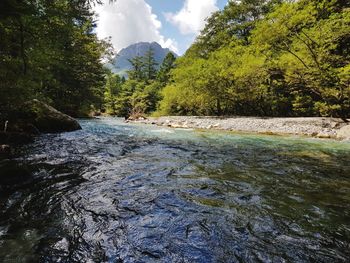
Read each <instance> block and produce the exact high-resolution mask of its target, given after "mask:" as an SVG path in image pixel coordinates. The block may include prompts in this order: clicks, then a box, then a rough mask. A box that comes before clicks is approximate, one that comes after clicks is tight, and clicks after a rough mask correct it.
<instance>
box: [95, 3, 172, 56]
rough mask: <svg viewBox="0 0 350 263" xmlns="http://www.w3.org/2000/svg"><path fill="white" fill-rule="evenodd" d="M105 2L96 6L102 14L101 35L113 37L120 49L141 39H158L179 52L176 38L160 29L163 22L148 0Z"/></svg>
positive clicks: (98, 33)
mask: <svg viewBox="0 0 350 263" xmlns="http://www.w3.org/2000/svg"><path fill="white" fill-rule="evenodd" d="M103 3H104V4H103V5H97V6H95V8H94V10H95V12H96V13H97V14H98V18H97V25H98V26H97V30H96V31H97V36H98V37H99V38H101V39H102V38H107V37H111V41H112V44H113V46H114V48H115V49H116V50H117V51H119V50H120V49H122V48H125V47H127V46H129V45H131V44H134V43H137V42H152V41H156V42H158V43H159V44H160V45H161V46H163V47H166V48H170V49H171V50H173V51H174V52H178V48H177V43H176V41H175V40H173V39H169V38H166V37H164V36H163V35H162V34H161V33H160V31H159V30H160V28H161V27H162V23H161V22H160V21H159V19H158V18H157V16H156V15H155V14H153V13H152V8H151V6H149V5H148V4H147V3H146V2H145V1H144V0H118V1H116V2H115V3H113V4H111V3H109V0H103Z"/></svg>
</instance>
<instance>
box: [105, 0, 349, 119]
mask: <svg viewBox="0 0 350 263" xmlns="http://www.w3.org/2000/svg"><path fill="white" fill-rule="evenodd" d="M349 7H350V2H348V1H344V0H332V1H329V0H323V1H310V0H301V1H278V0H277V1H266V0H243V1H240V2H236V1H229V3H228V5H227V6H226V7H225V8H224V10H222V11H218V12H216V13H214V14H213V15H212V16H211V17H209V18H208V20H207V25H206V27H205V28H204V30H203V31H202V32H201V34H200V35H199V36H198V38H197V39H196V41H195V43H194V44H193V45H192V46H191V47H190V48H189V50H188V51H187V52H186V54H185V55H184V56H183V57H181V58H179V59H177V60H176V67H175V68H174V69H172V70H171V73H170V76H171V77H170V80H169V81H168V80H167V81H166V85H165V88H162V85H157V84H156V83H153V82H152V83H151V84H149V83H148V85H145V83H147V82H148V81H149V77H147V76H149V73H148V72H147V70H148V66H147V64H146V66H145V68H144V70H145V71H144V74H141V75H144V77H146V79H145V78H144V77H140V76H139V73H137V72H138V68H141V69H142V68H143V67H142V66H141V67H140V63H141V60H140V59H139V58H137V59H135V60H134V61H132V62H131V63H133V66H134V68H135V71H134V72H131V75H130V81H128V82H127V84H125V85H124V88H123V89H122V91H119V89H118V88H117V86H118V85H119V84H116V88H115V90H116V91H115V92H116V93H118V92H119V93H118V94H119V95H117V96H116V98H117V99H116V100H114V102H113V103H115V104H116V106H113V107H117V108H118V109H117V110H114V108H113V107H112V108H113V110H112V112H115V113H117V115H118V114H119V115H120V114H122V115H123V114H124V113H125V111H123V110H120V108H123V109H125V106H126V103H127V104H128V105H129V111H131V112H132V111H133V109H134V110H135V109H136V111H137V112H140V111H144V112H145V113H149V112H151V111H153V110H154V109H155V106H156V105H157V111H156V112H155V114H156V115H255V116H336V117H349V116H350V9H349ZM148 65H149V63H148ZM115 78H116V79H115V80H113V81H114V82H115V83H121V82H120V80H119V78H118V77H115ZM147 78H148V79H147ZM108 90H110V87H109V88H108ZM157 90H158V91H160V92H157ZM132 91H135V92H132ZM120 92H121V93H120ZM111 93H113V92H110V91H109V92H107V94H108V98H110V94H111ZM123 94H125V96H124V95H123ZM126 97H127V98H128V99H125V98H126ZM157 101H160V103H158V104H156V102H157ZM108 103H109V105H111V104H110V103H111V100H110V99H108ZM108 108H111V106H109V107H108Z"/></svg>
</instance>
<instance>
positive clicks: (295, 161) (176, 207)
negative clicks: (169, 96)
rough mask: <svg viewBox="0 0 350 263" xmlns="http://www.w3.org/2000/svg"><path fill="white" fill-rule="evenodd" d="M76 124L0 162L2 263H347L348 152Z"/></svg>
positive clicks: (279, 141) (340, 145) (347, 148)
mask: <svg viewBox="0 0 350 263" xmlns="http://www.w3.org/2000/svg"><path fill="white" fill-rule="evenodd" d="M81 124H82V126H83V130H82V131H77V132H73V133H65V134H60V135H45V136H42V137H40V138H38V139H37V141H36V142H35V143H34V144H32V145H29V146H26V147H24V148H23V149H22V152H21V154H20V155H19V156H18V158H17V159H15V160H12V161H2V162H1V163H0V167H1V168H0V169H1V170H0V207H1V208H0V261H1V262H349V259H350V162H349V160H350V144H349V143H344V142H333V141H323V140H315V139H305V138H304V139H301V138H293V137H279V136H257V135H242V134H233V133H225V132H203V131H194V130H188V131H187V130H170V129H165V128H159V127H151V126H141V125H140V126H137V125H126V124H124V123H122V122H121V121H120V120H118V119H102V120H84V121H81Z"/></svg>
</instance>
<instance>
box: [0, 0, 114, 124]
mask: <svg viewBox="0 0 350 263" xmlns="http://www.w3.org/2000/svg"><path fill="white" fill-rule="evenodd" d="M93 4H96V3H94V1H89V0H69V1H67V0H56V1H47V0H37V1H29V0H28V1H26V0H25V1H22V0H21V1H20V0H2V1H1V2H0V61H1V62H0V78H1V81H0V114H1V116H0V120H4V119H13V118H18V115H19V114H20V113H21V112H19V111H22V109H23V108H25V105H26V104H25V103H26V102H27V101H29V100H31V99H34V98H36V99H40V100H42V101H44V102H46V103H48V104H50V105H52V106H54V107H55V108H57V109H59V110H61V111H63V112H65V113H68V114H70V115H72V116H82V115H84V114H86V113H87V112H89V111H90V110H91V106H95V107H101V105H102V102H103V92H104V85H105V74H106V72H107V71H106V70H105V69H104V67H103V63H102V60H101V58H103V57H105V56H107V55H108V54H109V53H110V52H111V48H110V45H109V44H108V43H107V42H104V41H100V40H98V39H97V37H96V34H95V33H94V28H95V20H94V19H95V18H94V13H93V12H92V11H91V7H92V5H93Z"/></svg>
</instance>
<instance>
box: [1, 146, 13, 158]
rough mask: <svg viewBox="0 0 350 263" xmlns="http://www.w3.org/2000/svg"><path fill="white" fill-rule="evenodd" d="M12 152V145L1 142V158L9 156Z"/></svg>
mask: <svg viewBox="0 0 350 263" xmlns="http://www.w3.org/2000/svg"><path fill="white" fill-rule="evenodd" d="M10 154H11V147H10V145H8V144H1V145H0V158H1V157H7V156H9V155H10Z"/></svg>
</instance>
